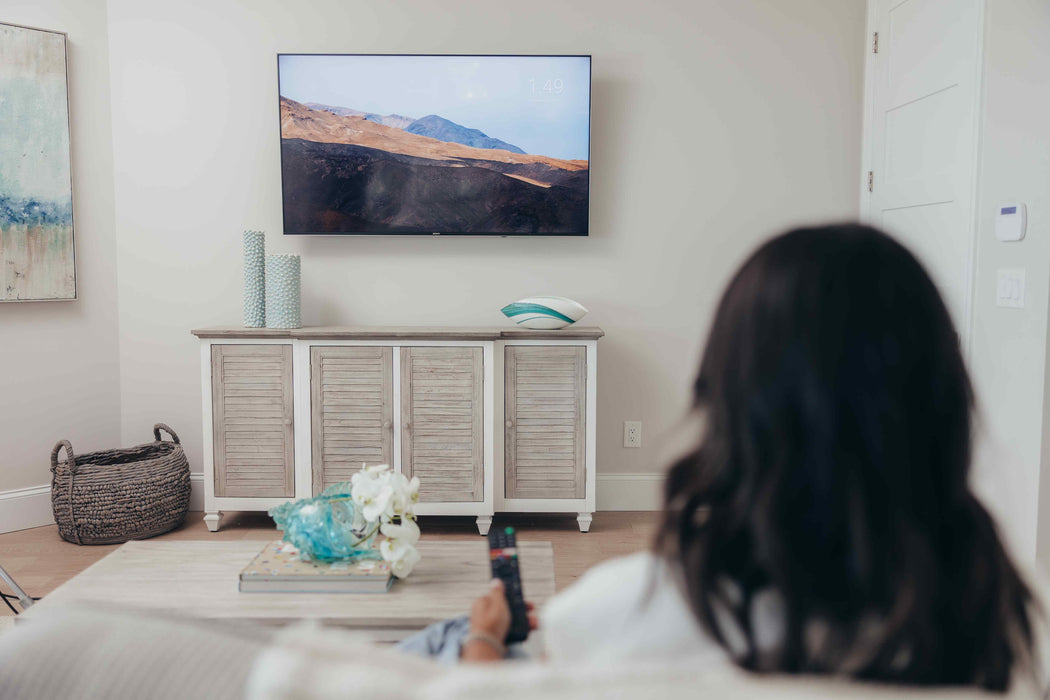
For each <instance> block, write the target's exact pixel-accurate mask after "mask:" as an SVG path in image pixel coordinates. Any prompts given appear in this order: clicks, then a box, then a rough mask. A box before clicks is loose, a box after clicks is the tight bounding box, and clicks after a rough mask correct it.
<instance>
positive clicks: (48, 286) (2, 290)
mask: <svg viewBox="0 0 1050 700" xmlns="http://www.w3.org/2000/svg"><path fill="white" fill-rule="evenodd" d="M75 298H76V273H75V265H74V259H73V189H72V185H71V182H70V163H69V106H68V102H67V93H66V36H65V34H62V33H59V32H49V31H43V30H39V29H29V28H26V27H18V26H14V25H8V24H0V301H43V300H58V299H75Z"/></svg>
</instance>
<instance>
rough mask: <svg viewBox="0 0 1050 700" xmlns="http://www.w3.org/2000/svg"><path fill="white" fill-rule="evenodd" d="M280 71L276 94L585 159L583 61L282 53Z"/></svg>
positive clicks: (586, 78) (586, 63) (586, 79)
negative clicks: (436, 121) (429, 120)
mask: <svg viewBox="0 0 1050 700" xmlns="http://www.w3.org/2000/svg"><path fill="white" fill-rule="evenodd" d="M279 72H280V79H281V95H282V96H284V97H288V98H290V99H293V100H295V101H296V102H303V103H305V102H319V103H321V104H326V105H333V106H337V107H349V108H351V109H357V110H360V111H362V112H375V113H377V114H400V115H403V116H406V117H413V118H416V119H418V118H420V117H424V116H427V115H429V114H436V115H438V116H440V117H444V118H445V119H448V120H450V121H454V122H456V123H457V124H460V125H462V126H466V127H470V128H472V129H480V130H481V131H483V132H485V133H486V134H487V135H489V136H491V137H493V138H497V139H502V140H503V141H506V142H507V143H510V144H513V145H515V146H517V147H519V148H521V149H522V150H524V151H525V152H526V153H534V154H539V155H545V156H551V157H554V158H568V159H583V160H587V159H588V158H589V152H588V147H589V144H588V140H589V123H588V121H589V110H590V59H588V58H586V57H582V58H581V57H556V56H309V55H287V56H281V57H280V61H279ZM558 81H560V82H558Z"/></svg>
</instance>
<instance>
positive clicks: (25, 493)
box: [0, 473, 204, 533]
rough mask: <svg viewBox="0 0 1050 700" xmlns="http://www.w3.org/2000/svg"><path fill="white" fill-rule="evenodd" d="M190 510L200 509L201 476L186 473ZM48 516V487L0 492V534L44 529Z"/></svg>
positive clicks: (49, 516) (48, 522)
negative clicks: (188, 475)
mask: <svg viewBox="0 0 1050 700" xmlns="http://www.w3.org/2000/svg"><path fill="white" fill-rule="evenodd" d="M190 510H204V475H203V474H194V473H191V474H190ZM54 522H55V518H54V516H53V515H52V514H51V486H49V485H44V486H30V487H29V488H24V489H12V490H10V491H0V533H4V532H15V531H16V530H28V529H29V528H31V527H44V526H45V525H51V524H53V523H54Z"/></svg>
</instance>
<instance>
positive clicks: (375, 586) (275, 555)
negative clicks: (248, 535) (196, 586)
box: [238, 540, 393, 593]
mask: <svg viewBox="0 0 1050 700" xmlns="http://www.w3.org/2000/svg"><path fill="white" fill-rule="evenodd" d="M392 580H393V577H392V576H391V574H390V565H389V564H388V563H387V562H385V561H375V560H371V559H368V560H362V561H356V562H347V561H303V560H302V559H300V558H299V552H298V550H296V549H295V547H293V546H292V545H290V544H288V543H287V542H283V541H281V540H277V541H275V542H270V543H269V544H267V545H266V546H265V547H264V548H263V550H262V551H261V552H259V554H257V555H256V557H255V559H253V560H252V562H251V563H250V564H248V566H246V567H244V570H243V571H241V575H240V585H239V587H238V589H239V590H240V592H241V593H385V592H387V591H388V590H389V589H390V584H391V581H392Z"/></svg>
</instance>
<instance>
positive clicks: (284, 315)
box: [266, 255, 303, 328]
mask: <svg viewBox="0 0 1050 700" xmlns="http://www.w3.org/2000/svg"><path fill="white" fill-rule="evenodd" d="M299 283H300V268H299V256H298V255H267V256H266V327H267V328H302V326H303V324H302V318H301V317H300V310H299V306H300V305H299Z"/></svg>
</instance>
